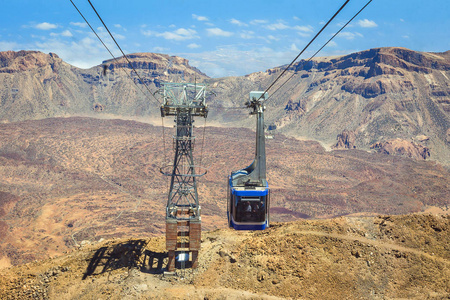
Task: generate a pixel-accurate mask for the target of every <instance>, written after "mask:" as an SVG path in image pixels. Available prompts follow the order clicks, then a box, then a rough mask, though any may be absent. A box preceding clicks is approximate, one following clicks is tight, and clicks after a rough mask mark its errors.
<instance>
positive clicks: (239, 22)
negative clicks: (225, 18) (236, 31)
mask: <svg viewBox="0 0 450 300" xmlns="http://www.w3.org/2000/svg"><path fill="white" fill-rule="evenodd" d="M230 23H231V24H234V25H237V26H248V25H247V24H245V23H244V22H241V21H239V20H236V19H231V20H230Z"/></svg>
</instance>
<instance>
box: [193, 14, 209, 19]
mask: <svg viewBox="0 0 450 300" xmlns="http://www.w3.org/2000/svg"><path fill="white" fill-rule="evenodd" d="M192 18H193V19H195V20H197V21H209V19H208V18H207V17H204V16H198V15H196V14H192Z"/></svg>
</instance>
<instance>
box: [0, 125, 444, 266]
mask: <svg viewBox="0 0 450 300" xmlns="http://www.w3.org/2000/svg"><path fill="white" fill-rule="evenodd" d="M166 122H168V123H171V122H169V120H167V121H166ZM202 122H203V121H202V120H197V123H198V124H199V125H200V124H201V123H202ZM197 123H196V124H197ZM203 132H204V133H205V134H204V135H203ZM164 133H165V138H164V140H165V146H164V143H163V130H162V127H158V126H153V125H150V124H146V123H140V122H136V121H126V120H99V119H92V118H80V117H76V118H54V119H45V120H36V121H24V122H16V123H10V124H0V136H1V137H2V139H1V140H0V236H1V239H2V243H1V244H0V263H1V265H2V266H9V265H11V264H14V265H15V264H21V263H26V262H29V261H33V260H34V259H42V258H46V257H48V256H51V255H60V254H62V253H63V252H65V251H68V250H71V249H73V248H74V247H76V246H78V245H81V244H82V243H86V242H94V241H98V240H100V239H102V238H105V239H110V238H114V237H117V238H124V237H133V236H146V237H148V236H157V235H160V234H162V233H164V228H165V225H164V216H165V205H166V201H167V192H168V182H167V178H165V177H164V176H162V175H161V174H160V172H159V168H160V167H161V166H162V165H164V164H165V163H168V162H170V160H172V159H173V157H172V152H171V151H172V140H171V136H172V134H173V128H172V127H166V128H165V130H164ZM195 134H196V136H197V141H196V144H195V156H196V162H197V163H198V164H201V165H204V166H206V167H207V168H208V174H207V175H206V176H204V177H202V178H200V180H199V197H200V204H201V207H202V226H203V229H204V230H212V229H215V228H223V227H225V225H226V181H227V176H228V174H230V172H231V171H232V170H237V169H239V168H242V167H245V166H246V165H248V164H250V163H251V161H252V156H253V155H254V138H255V133H254V132H252V131H251V130H248V129H242V128H219V127H209V126H207V127H206V128H204V129H203V128H201V127H200V128H197V129H196V132H195ZM203 136H204V142H203ZM267 164H268V175H267V176H268V180H269V183H270V187H271V193H272V196H271V219H272V221H291V220H297V219H302V218H306V219H307V218H328V217H335V216H340V215H354V214H370V215H374V214H406V213H412V212H420V211H424V210H427V209H429V208H430V207H436V208H441V209H443V210H446V209H447V208H448V206H449V205H450V186H449V184H450V172H449V170H448V169H446V168H444V167H442V166H441V165H439V164H437V163H435V162H429V161H417V160H413V159H410V158H404V157H399V156H391V155H386V154H381V153H368V152H366V151H361V150H357V149H356V150H335V151H331V152H327V151H325V150H324V149H323V148H322V147H321V146H320V144H319V143H317V142H311V141H300V140H296V139H294V138H289V137H286V136H283V135H277V136H276V137H275V139H273V140H267ZM83 241H85V242H83Z"/></svg>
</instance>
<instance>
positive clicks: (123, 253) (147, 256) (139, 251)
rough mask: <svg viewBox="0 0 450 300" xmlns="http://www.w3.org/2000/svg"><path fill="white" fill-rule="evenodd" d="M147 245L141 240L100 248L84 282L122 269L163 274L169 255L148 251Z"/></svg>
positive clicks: (91, 262) (90, 264)
mask: <svg viewBox="0 0 450 300" xmlns="http://www.w3.org/2000/svg"><path fill="white" fill-rule="evenodd" d="M146 245H147V241H146V240H142V239H139V240H130V241H127V242H125V243H120V244H116V245H113V246H110V247H101V248H99V249H98V250H97V251H96V252H95V253H94V255H93V256H92V258H91V259H90V262H89V265H88V267H87V269H86V272H85V273H84V275H83V280H84V279H86V278H87V277H88V276H92V275H98V274H102V273H106V272H110V271H113V270H117V269H122V268H127V269H133V268H136V269H138V270H140V271H141V272H144V273H151V274H159V273H162V272H163V271H164V269H165V268H166V266H167V260H168V259H167V253H165V252H154V251H150V250H147V249H145V246H146Z"/></svg>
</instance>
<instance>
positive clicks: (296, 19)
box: [292, 16, 300, 21]
mask: <svg viewBox="0 0 450 300" xmlns="http://www.w3.org/2000/svg"><path fill="white" fill-rule="evenodd" d="M292 19H294V20H295V21H300V18H299V17H296V16H293V17H292Z"/></svg>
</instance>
